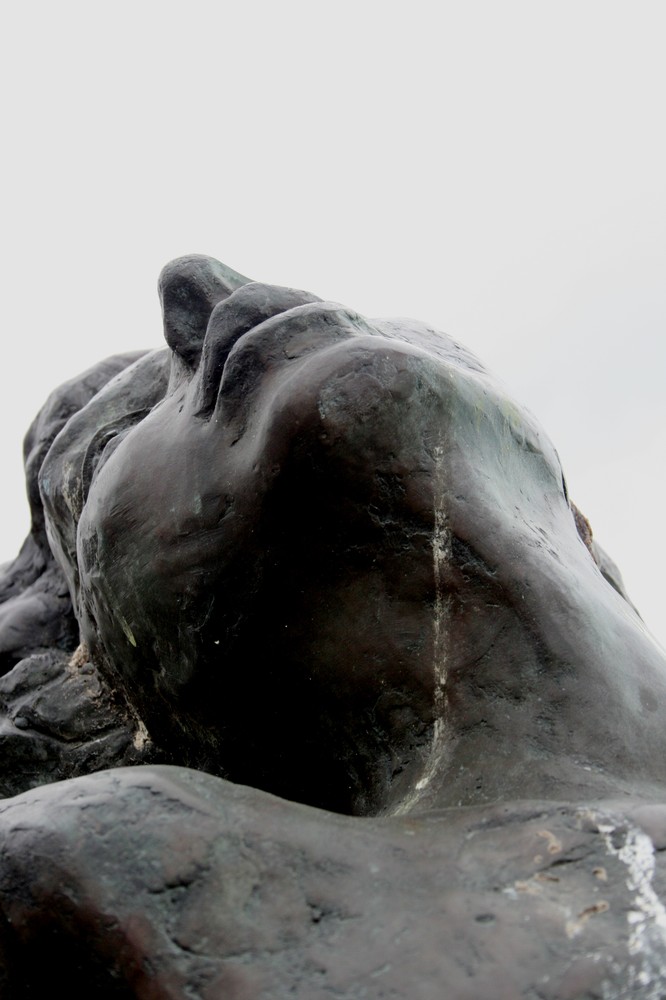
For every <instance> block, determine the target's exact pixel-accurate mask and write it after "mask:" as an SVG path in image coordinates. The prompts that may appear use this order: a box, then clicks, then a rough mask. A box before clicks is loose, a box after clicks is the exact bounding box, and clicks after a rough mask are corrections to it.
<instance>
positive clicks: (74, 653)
mask: <svg viewBox="0 0 666 1000" xmlns="http://www.w3.org/2000/svg"><path fill="white" fill-rule="evenodd" d="M160 294H161V298H162V304H163V311H164V329H165V338H166V341H167V345H168V349H167V350H166V351H159V352H153V353H149V354H138V355H132V356H121V357H117V358H113V359H110V360H109V361H106V362H103V363H102V364H101V365H99V366H97V367H96V368H94V369H93V370H91V371H89V372H87V373H85V374H84V375H82V376H80V377H79V378H77V379H74V380H72V381H71V382H70V383H68V384H67V385H65V386H63V387H62V388H60V389H59V390H56V392H55V393H53V394H52V396H51V397H50V399H49V400H48V401H47V403H46V405H45V407H44V408H43V409H42V411H41V412H40V414H39V415H38V417H37V419H36V421H35V422H34V424H33V426H32V428H31V429H30V431H29V433H28V436H27V438H26V447H25V452H26V476H27V482H28V493H29V498H30V503H31V511H32V531H31V534H30V536H29V538H28V540H27V541H26V543H25V544H24V546H23V549H22V550H21V553H20V555H19V557H18V558H17V560H16V561H15V562H14V563H12V564H10V565H8V566H6V567H4V568H3V572H2V575H1V576H0V601H1V602H2V603H0V662H1V663H2V665H3V669H4V671H5V673H4V676H3V677H2V678H0V708H1V709H2V717H1V723H0V735H1V740H0V747H1V749H2V753H3V754H4V760H5V767H4V769H3V772H4V773H3V776H2V794H4V795H5V796H8V798H6V799H5V800H4V801H2V802H0V844H1V845H2V850H1V852H0V913H1V914H2V923H1V925H0V952H1V953H2V955H3V957H4V966H5V972H4V977H5V981H4V983H2V986H3V989H4V992H3V994H2V995H3V997H4V996H7V997H8V998H14V997H16V998H23V997H29V996H40V995H42V992H43V991H44V990H45V989H47V988H50V986H51V984H52V983H53V982H54V980H57V979H58V977H61V978H62V981H63V983H66V985H67V988H68V991H69V995H70V996H81V997H83V996H86V997H88V996H92V995H94V996H96V997H97V996H100V997H140V998H162V997H165V998H166V997H168V998H172V997H173V998H181V997H182V998H188V1000H189V998H201V1000H204V998H206V1000H217V998H233V1000H241V998H243V1000H246V998H248V1000H249V998H253V1000H254V998H275V997H278V998H281V997H290V996H294V997H299V998H302V1000H318V998H322V1000H323V998H330V997H338V998H344V1000H356V998H361V997H365V998H380V997H386V998H389V997H390V998H395V1000H408V998H409V1000H412V998H415V1000H419V998H423V1000H430V998H433V1000H435V998H437V1000H439V998H442V997H447V998H449V997H450V998H453V1000H458V998H460V1000H462V998H486V997H488V998H491V997H492V998H495V997H497V998H500V997H501V998H504V997H506V998H507V1000H508V998H513V997H538V998H544V1000H564V998H575V997H589V998H603V1000H607V998H615V997H637V998H644V1000H651V998H658V997H661V996H662V994H663V995H666V909H665V908H664V902H663V900H664V884H663V882H664V878H665V873H664V865H663V862H662V861H661V852H662V851H663V850H664V848H666V805H662V804H661V803H662V802H666V790H665V788H664V764H663V762H664V759H665V757H666V753H665V751H666V657H665V656H664V653H663V651H662V650H661V649H660V647H659V646H658V645H657V644H656V643H655V642H654V640H653V639H652V638H651V637H650V635H649V634H648V632H647V631H646V629H645V628H644V626H643V625H642V622H641V620H640V618H639V616H638V614H637V613H636V611H635V610H634V608H633V607H632V605H631V604H630V603H629V601H628V599H627V597H626V594H625V593H624V589H623V586H622V581H621V578H620V575H619V573H618V571H617V569H616V567H615V566H614V565H613V563H612V561H611V560H610V559H609V558H608V557H607V556H606V555H605V553H604V552H603V551H602V550H601V549H600V548H599V547H598V545H597V544H596V542H595V541H594V540H593V538H592V534H591V530H590V527H589V525H588V523H587V521H586V520H585V518H584V517H583V516H582V515H581V514H580V512H578V511H577V510H576V508H575V507H574V506H573V504H572V503H571V502H570V500H569V497H568V494H567V489H566V485H565V482H564V477H563V475H562V470H561V467H560V463H559V460H558V457H557V454H556V452H555V450H554V448H553V447H552V445H551V444H550V442H549V440H548V438H547V437H546V436H545V435H544V433H543V431H542V430H541V429H540V428H539V426H538V425H537V424H536V422H535V420H534V418H533V417H531V416H530V415H529V414H528V413H526V412H525V411H524V410H522V409H521V408H520V407H519V406H517V405H516V404H515V403H514V402H512V401H511V400H510V399H508V397H507V395H506V393H505V391H504V390H503V389H502V387H501V386H500V385H498V383H497V382H496V381H495V380H494V379H493V378H492V377H491V376H490V375H489V374H488V372H487V371H486V370H485V369H484V368H483V366H482V365H481V364H480V362H479V361H477V360H476V358H474V357H473V356H472V355H471V354H469V353H468V352H467V351H465V349H464V348H462V347H460V345H458V344H456V343H455V342H454V341H452V340H451V339H450V338H449V337H447V336H445V335H443V334H440V333H437V332H436V331H434V330H432V329H430V328H429V327H427V326H425V325H424V324H420V323H416V322H411V321H404V320H401V321H386V320H382V321H375V320H372V321H371V320H367V319H364V318H363V317H361V316H359V315H358V314H356V313H355V312H353V311H352V310H349V309H346V308H344V307H342V306H340V305H337V304H334V303H329V302H323V301H321V300H320V299H318V298H317V297H316V296H313V295H310V294H307V293H305V292H301V291H296V290H293V289H287V288H278V287H273V286H269V285H263V284H259V283H256V282H250V281H248V280H247V279H245V278H243V277H242V276H241V275H238V274H236V273H235V272H233V271H231V270H230V269H229V268H226V267H224V266H223V265H221V264H219V263H218V262H217V261H213V260H211V259H209V258H205V257H194V256H193V257H187V258H181V259H180V260H178V261H174V262H173V263H172V264H170V265H168V266H167V268H165V270H164V272H163V274H162V277H161V279H160ZM105 769H106V770H105ZM94 772H100V773H94ZM9 796H16V797H15V798H9Z"/></svg>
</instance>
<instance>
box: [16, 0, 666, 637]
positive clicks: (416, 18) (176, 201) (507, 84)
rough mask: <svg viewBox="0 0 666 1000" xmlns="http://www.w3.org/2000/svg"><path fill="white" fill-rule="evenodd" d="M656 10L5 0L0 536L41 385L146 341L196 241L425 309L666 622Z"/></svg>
mask: <svg viewBox="0 0 666 1000" xmlns="http://www.w3.org/2000/svg"><path fill="white" fill-rule="evenodd" d="M665 36H666V6H665V5H664V4H663V3H662V2H645V0H632V2H628V0H627V2H622V3H618V2H614V0H603V2H600V0H575V2H571V0H558V2H557V3H555V2H535V0H525V2H518V0H503V2H502V3H497V2H494V0H478V2H473V0H469V2H463V0H459V2H455V3H453V2H447V0H440V2H439V3H437V4H435V3H423V2H419V0H413V2H412V3H411V4H409V5H405V4H393V3H390V2H383V3H377V2H363V0H355V2H354V3H350V2H346V0H342V2H338V3H336V4H335V5H332V4H330V5H329V4H327V5H323V4H316V3H312V2H309V3H302V2H293V0H283V2H281V3H279V4H278V3H274V2H273V3H268V2H265V3H258V2H252V0H247V2H245V3H243V4H242V5H241V4H236V3H233V4H232V3H223V2H217V3H212V2H202V0H190V2H189V3H188V4H187V6H183V5H182V4H178V5H176V4H174V3H170V2H168V0H167V2H162V3H159V4H158V3H156V2H151V0H143V2H142V0H133V2H132V3H129V2H127V0H120V2H116V3H115V4H113V5H97V4H90V3H83V2H72V0H61V2H60V3H58V4H53V3H48V4H47V3H46V2H39V0H38V2H35V3H32V4H29V5H28V4H24V5H18V4H15V5H12V9H10V10H6V11H5V13H4V14H3V16H2V32H1V37H2V39H3V40H2V43H1V44H2V48H3V53H2V59H1V60H0V74H1V75H2V84H3V86H2V92H3V95H4V114H3V122H4V125H3V130H4V138H5V147H4V149H5V151H4V155H3V158H2V161H1V164H0V171H1V172H2V192H3V206H2V233H1V236H0V246H1V252H2V276H3V290H4V295H3V312H4V316H3V323H4V330H5V333H4V339H3V345H4V364H3V366H2V370H1V372H0V379H1V385H2V392H1V393H0V407H1V414H0V416H1V419H2V425H1V426H2V434H1V442H0V443H1V447H2V451H1V454H0V463H1V467H2V469H3V476H4V489H3V497H4V508H3V517H2V523H1V524H0V558H3V559H9V558H11V557H12V556H13V555H14V553H15V551H16V550H17V549H18V546H19V543H20V541H21V539H22V536H23V534H24V533H25V530H26V527H27V512H26V508H25V504H24V499H23V485H22V474H21V469H20V442H21V438H22V435H23V433H24V431H25V429H26V428H27V426H28V424H29V422H30V419H31V418H32V416H33V415H34V413H35V412H36V410H37V409H38V407H39V405H40V404H41V402H42V401H43V399H44V397H45V396H46V394H47V393H48V391H49V390H50V389H51V388H52V387H53V386H55V385H56V384H58V383H59V382H60V381H62V380H64V379H65V378H67V377H69V376H71V375H72V374H74V373H75V372H77V371H79V370H81V369H83V368H85V367H87V366H88V365H90V364H92V363H93V362H95V361H96V360H98V359H99V358H101V357H103V356H105V355H107V354H110V353H114V352H116V351H119V350H127V349H134V348H139V347H150V346H153V345H157V344H159V342H160V337H161V328H160V317H159V309H158V303H157V297H156V294H155V282H156V278H157V274H158V272H159V270H160V268H161V266H162V265H163V264H164V263H165V262H166V261H167V260H169V259H170V258H172V257H175V256H179V255H181V254H184V253H191V252H201V253H210V254H213V255H214V256H217V257H219V258H220V259H222V260H224V261H226V262H227V263H228V264H230V265H231V266H232V267H234V268H236V269H237V270H240V271H242V272H243V273H245V274H248V275H250V276H252V277H255V278H258V279H261V280H266V281H272V282H277V283H281V284H291V285H297V286H300V287H304V288H308V289H310V290H311V291H314V292H316V293H317V294H319V295H322V296H325V297H328V298H332V299H336V300H339V301H343V302H345V303H347V304H349V305H353V306H355V307H357V308H358V309H360V310H361V311H362V312H366V313H368V314H369V315H411V316H415V317H417V318H420V319H426V320H429V321H430V322H432V323H433V324H435V325H437V326H439V327H440V328H442V329H444V330H446V331H447V332H448V333H450V334H451V335H452V336H454V337H456V338H458V339H459V340H461V341H463V342H464V343H465V344H467V345H468V346H469V347H471V348H472V349H473V350H474V351H475V352H476V353H477V354H479V356H480V357H481V358H482V360H484V361H485V362H486V363H487V364H488V365H489V366H490V367H491V368H492V369H493V370H494V371H495V372H496V374H497V375H498V376H499V377H500V378H501V379H502V380H503V381H504V382H505V384H506V385H507V386H508V387H509V389H510V391H511V393H512V395H513V396H515V397H516V399H518V400H519V401H520V402H522V403H525V404H527V405H528V406H529V408H530V409H531V410H532V411H533V412H534V413H535V414H536V416H537V417H538V418H539V419H540V421H541V423H542V424H543V426H544V427H545V428H546V430H547V432H548V433H549V434H550V436H551V438H552V439H553V441H554V443H555V445H556V447H557V448H558V450H559V452H560V456H561V458H562V461H563V464H564V468H565V472H566V474H567V479H568V483H569V488H570V492H571V495H572V497H573V498H574V499H575V500H576V502H577V503H578V505H579V506H580V507H581V508H582V509H583V510H584V511H585V513H586V514H587V516H588V517H589V518H590V520H591V522H592V525H593V528H594V530H595V534H596V536H597V537H598V539H599V540H600V542H601V544H602V545H604V547H605V548H606V549H607V550H608V551H609V552H610V554H611V555H612V556H613V558H614V559H615V560H616V561H617V562H618V564H619V565H620V567H621V569H622V570H623V572H624V576H625V579H626V582H627V585H628V588H629V590H630V593H631V595H632V596H633V599H634V601H635V602H636V604H637V605H638V607H639V609H640V610H641V611H642V613H643V615H644V618H645V619H646V621H647V623H648V626H649V627H650V628H651V630H652V631H653V632H654V633H655V634H656V635H657V637H660V638H661V641H662V643H666V623H665V622H664V614H663V613H662V605H663V593H662V591H663V583H662V580H663V573H664V570H663V567H664V565H665V564H666V529H665V528H664V524H663V520H662V508H663V506H664V504H663V499H664V459H665V457H666V456H665V446H664V426H665V418H666V401H665V397H664V391H663V381H664V372H665V370H666V346H665V337H664V332H665V330H666V286H665V283H664V273H665V272H664V264H665V263H666V260H665V258H666V238H665V232H666V182H665V180H664V178H666V140H665V139H664V125H663V122H664V98H665V95H666V61H665V60H664V58H663V52H664V44H665V40H666V39H665Z"/></svg>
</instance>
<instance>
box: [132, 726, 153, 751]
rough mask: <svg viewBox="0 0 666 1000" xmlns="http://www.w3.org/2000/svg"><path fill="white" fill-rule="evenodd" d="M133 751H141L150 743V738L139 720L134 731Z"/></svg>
mask: <svg viewBox="0 0 666 1000" xmlns="http://www.w3.org/2000/svg"><path fill="white" fill-rule="evenodd" d="M132 743H133V744H134V749H135V750H143V748H144V747H145V746H146V744H147V743H150V736H149V735H148V730H147V729H146V727H145V726H144V724H143V722H142V721H141V719H138V720H137V726H136V729H135V731H134V738H133V740H132Z"/></svg>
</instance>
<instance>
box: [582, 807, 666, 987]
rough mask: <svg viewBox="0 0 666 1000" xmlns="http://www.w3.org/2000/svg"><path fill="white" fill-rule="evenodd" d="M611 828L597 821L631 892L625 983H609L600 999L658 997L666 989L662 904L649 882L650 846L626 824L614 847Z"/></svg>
mask: <svg viewBox="0 0 666 1000" xmlns="http://www.w3.org/2000/svg"><path fill="white" fill-rule="evenodd" d="M614 830H615V827H614V826H612V825H611V824H600V825H599V832H600V833H601V835H602V837H603V838H604V842H605V844H606V849H607V851H608V853H609V854H611V855H613V857H616V858H617V859H618V860H619V861H621V862H622V863H623V864H624V865H625V866H626V868H627V883H626V884H627V888H628V889H629V892H630V893H632V894H633V899H632V901H631V907H630V909H629V910H628V912H627V921H628V923H629V939H628V942H627V947H628V950H629V955H630V960H629V962H628V963H627V965H626V966H625V968H624V969H623V970H622V971H623V972H624V976H625V977H626V980H627V985H626V986H624V987H622V988H621V989H620V990H619V991H618V990H617V989H616V988H613V987H609V988H608V989H607V991H605V992H604V1000H620V998H630V997H631V998H635V1000H662V998H663V997H664V994H665V991H666V908H665V907H664V904H663V903H662V902H661V900H660V899H659V897H658V896H657V893H656V892H655V890H654V888H653V886H652V879H653V877H654V871H655V859H654V847H653V845H652V841H651V840H650V838H649V837H648V835H647V834H646V833H643V831H642V830H639V829H638V828H636V827H630V828H629V829H628V830H627V833H626V836H625V840H624V843H623V845H622V846H621V847H619V848H618V847H615V846H614V844H613V839H612V835H613V832H614ZM618 971H620V970H618Z"/></svg>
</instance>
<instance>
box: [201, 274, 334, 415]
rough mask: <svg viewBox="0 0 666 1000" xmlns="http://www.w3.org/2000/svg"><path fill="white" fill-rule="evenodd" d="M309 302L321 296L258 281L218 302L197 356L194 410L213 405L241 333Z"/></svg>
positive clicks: (207, 409)
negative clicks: (197, 395) (196, 404)
mask: <svg viewBox="0 0 666 1000" xmlns="http://www.w3.org/2000/svg"><path fill="white" fill-rule="evenodd" d="M311 302H321V299H320V298H318V297H317V296H316V295H311V294H310V293H309V292H302V291H299V290H298V289H295V288H281V287H279V286H277V285H264V284H260V283H259V282H252V283H251V284H248V285H246V286H245V287H244V288H243V290H242V291H241V292H239V293H238V294H237V295H234V297H233V298H231V299H227V300H226V301H223V302H220V303H219V304H218V305H217V306H216V307H215V309H214V310H213V312H212V314H211V317H210V321H209V324H208V332H207V333H206V343H205V345H204V349H203V354H202V357H201V366H200V379H201V381H200V402H199V411H198V412H199V413H200V414H205V413H208V412H210V410H212V409H213V407H214V406H215V400H216V398H217V391H218V388H219V385H220V379H221V378H222V370H223V368H224V362H225V361H226V359H227V356H228V354H229V351H230V350H231V348H232V347H233V346H234V344H235V343H236V341H237V340H238V339H239V338H240V337H242V335H243V334H244V333H247V332H248V331H249V330H252V329H254V327H256V326H259V324H260V323H263V322H264V321H265V320H267V319H270V318H271V317H272V316H278V315H280V314H281V313H284V312H287V311H288V310H289V309H294V308H295V307H296V306H302V305H306V304H308V303H311Z"/></svg>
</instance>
